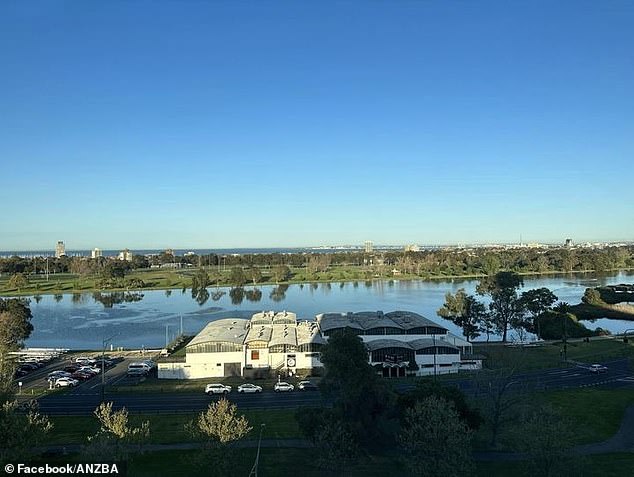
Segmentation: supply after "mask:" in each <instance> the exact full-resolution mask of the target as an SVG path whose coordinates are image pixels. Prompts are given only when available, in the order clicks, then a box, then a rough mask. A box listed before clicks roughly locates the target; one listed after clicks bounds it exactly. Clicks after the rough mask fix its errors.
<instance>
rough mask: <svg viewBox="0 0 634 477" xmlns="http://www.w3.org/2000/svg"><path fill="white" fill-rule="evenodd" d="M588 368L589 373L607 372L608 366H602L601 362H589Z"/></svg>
mask: <svg viewBox="0 0 634 477" xmlns="http://www.w3.org/2000/svg"><path fill="white" fill-rule="evenodd" d="M588 370H589V371H590V372H591V373H594V374H599V373H607V372H608V368H607V367H606V366H603V365H602V364H591V365H590V367H589V368H588Z"/></svg>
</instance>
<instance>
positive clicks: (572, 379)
mask: <svg viewBox="0 0 634 477" xmlns="http://www.w3.org/2000/svg"><path fill="white" fill-rule="evenodd" d="M137 359H138V358H137ZM132 360H133V359H132V358H129V359H128V358H126V359H124V360H122V361H121V362H119V363H118V364H117V366H116V367H114V368H112V369H110V370H107V372H106V374H105V378H106V384H107V385H112V384H116V383H119V384H121V383H122V382H123V381H124V380H127V379H131V378H126V376H125V373H126V370H127V365H128V363H129V362H130V361H132ZM603 364H605V365H606V366H608V368H609V371H608V373H605V374H599V375H596V374H592V373H590V372H589V371H588V370H587V368H585V367H583V366H582V365H578V366H574V367H567V368H559V369H546V370H539V371H533V372H528V373H522V374H517V375H515V376H514V377H513V380H514V381H516V382H517V384H518V385H519V386H521V389H523V390H533V391H546V390H559V389H571V388H586V387H595V386H602V387H610V388H617V387H623V386H634V376H633V375H632V372H631V370H630V366H629V360H628V359H619V360H612V361H608V362H605V363H603ZM40 371H41V370H40ZM45 374H46V373H45V372H44V373H43V375H45ZM40 379H41V380H42V382H44V379H43V377H42V378H40ZM442 382H443V384H445V385H455V386H458V387H459V388H460V389H461V390H462V391H463V392H465V393H466V394H469V395H476V394H478V392H479V389H480V388H479V387H478V386H479V385H478V380H477V379H475V380H474V379H471V378H456V379H451V380H443V381H442ZM519 386H518V387H519ZM413 387H414V386H413V385H410V384H398V385H397V386H396V388H397V391H399V392H405V391H407V390H409V389H412V388H413ZM107 389H108V386H106V390H107ZM227 397H228V399H230V400H231V401H233V402H235V403H236V404H237V405H238V406H239V407H240V408H241V409H286V408H288V409H290V408H296V407H300V406H319V405H321V404H327V403H326V402H324V401H323V399H322V397H321V395H320V393H318V392H299V391H293V392H289V393H279V394H278V393H274V392H273V391H270V390H265V391H264V392H262V393H261V394H238V393H237V392H235V390H234V391H233V392H232V393H231V394H229V395H228V396H227ZM214 399H217V397H209V396H207V395H205V394H204V393H203V392H202V390H201V392H199V393H185V392H178V393H167V392H166V393H161V392H142V391H139V392H137V393H125V394H124V393H107V392H106V394H105V400H107V401H112V402H113V403H114V406H115V407H116V408H119V407H124V406H125V407H126V408H127V409H128V410H129V411H130V412H135V413H136V412H143V413H160V412H164V413H176V412H196V411H200V410H203V409H205V408H206V407H207V406H208V405H209V403H210V402H212V401H213V400H214ZM99 402H101V377H100V376H97V377H95V378H93V379H91V380H89V381H86V382H84V383H82V384H81V385H80V386H78V387H76V388H74V389H70V390H67V391H65V392H61V393H55V394H50V395H47V396H44V397H42V398H40V399H39V403H40V409H41V411H42V412H44V413H46V414H51V415H64V414H66V415H87V414H90V413H92V411H93V410H94V409H95V407H97V405H98V404H99Z"/></svg>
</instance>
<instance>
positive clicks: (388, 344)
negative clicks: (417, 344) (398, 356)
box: [365, 339, 413, 351]
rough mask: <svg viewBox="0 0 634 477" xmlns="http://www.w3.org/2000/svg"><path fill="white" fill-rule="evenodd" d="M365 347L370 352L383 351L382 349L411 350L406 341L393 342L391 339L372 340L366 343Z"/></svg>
mask: <svg viewBox="0 0 634 477" xmlns="http://www.w3.org/2000/svg"><path fill="white" fill-rule="evenodd" d="M365 346H366V347H367V348H368V349H369V350H370V351H376V350H377V349H384V348H406V349H413V348H412V347H411V346H410V345H409V343H408V342H407V341H401V340H393V339H382V340H372V341H368V342H366V343H365Z"/></svg>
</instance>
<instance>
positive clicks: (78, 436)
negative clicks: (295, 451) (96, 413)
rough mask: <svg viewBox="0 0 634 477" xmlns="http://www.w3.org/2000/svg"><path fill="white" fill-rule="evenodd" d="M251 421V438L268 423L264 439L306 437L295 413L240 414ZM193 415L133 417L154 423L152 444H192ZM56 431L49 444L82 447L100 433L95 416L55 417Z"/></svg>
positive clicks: (133, 420) (133, 421)
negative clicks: (188, 426)
mask: <svg viewBox="0 0 634 477" xmlns="http://www.w3.org/2000/svg"><path fill="white" fill-rule="evenodd" d="M239 414H244V416H245V417H246V418H247V420H248V421H249V424H250V425H251V427H253V431H251V435H250V436H249V437H250V438H253V439H256V438H257V435H258V432H259V429H260V425H261V424H265V425H266V427H265V432H264V436H265V437H267V438H271V439H273V438H279V439H288V438H297V437H302V435H301V432H300V430H299V427H298V425H297V421H296V420H295V412H294V410H279V409H269V410H262V409H257V410H256V409H253V410H245V411H239ZM196 415H197V414H196V413H192V414H131V415H130V423H131V425H134V426H136V425H139V423H141V422H142V421H146V420H149V421H150V432H151V434H150V442H151V443H152V444H172V443H178V442H189V441H191V440H192V438H191V436H190V435H189V434H187V432H185V430H184V426H185V424H186V423H187V422H189V421H191V420H192V419H194V418H195V417H196ZM50 419H51V422H52V423H53V425H54V428H53V430H52V432H51V434H50V436H49V438H48V439H47V444H51V445H54V444H82V443H85V442H86V438H87V437H88V436H89V435H92V434H95V433H96V432H97V431H98V430H99V425H98V422H97V419H96V418H95V417H92V416H52V417H50Z"/></svg>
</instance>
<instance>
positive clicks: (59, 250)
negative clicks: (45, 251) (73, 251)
mask: <svg viewBox="0 0 634 477" xmlns="http://www.w3.org/2000/svg"><path fill="white" fill-rule="evenodd" d="M65 255H66V246H65V245H64V241H63V240H58V241H57V245H55V258H59V257H63V256H65Z"/></svg>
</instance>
